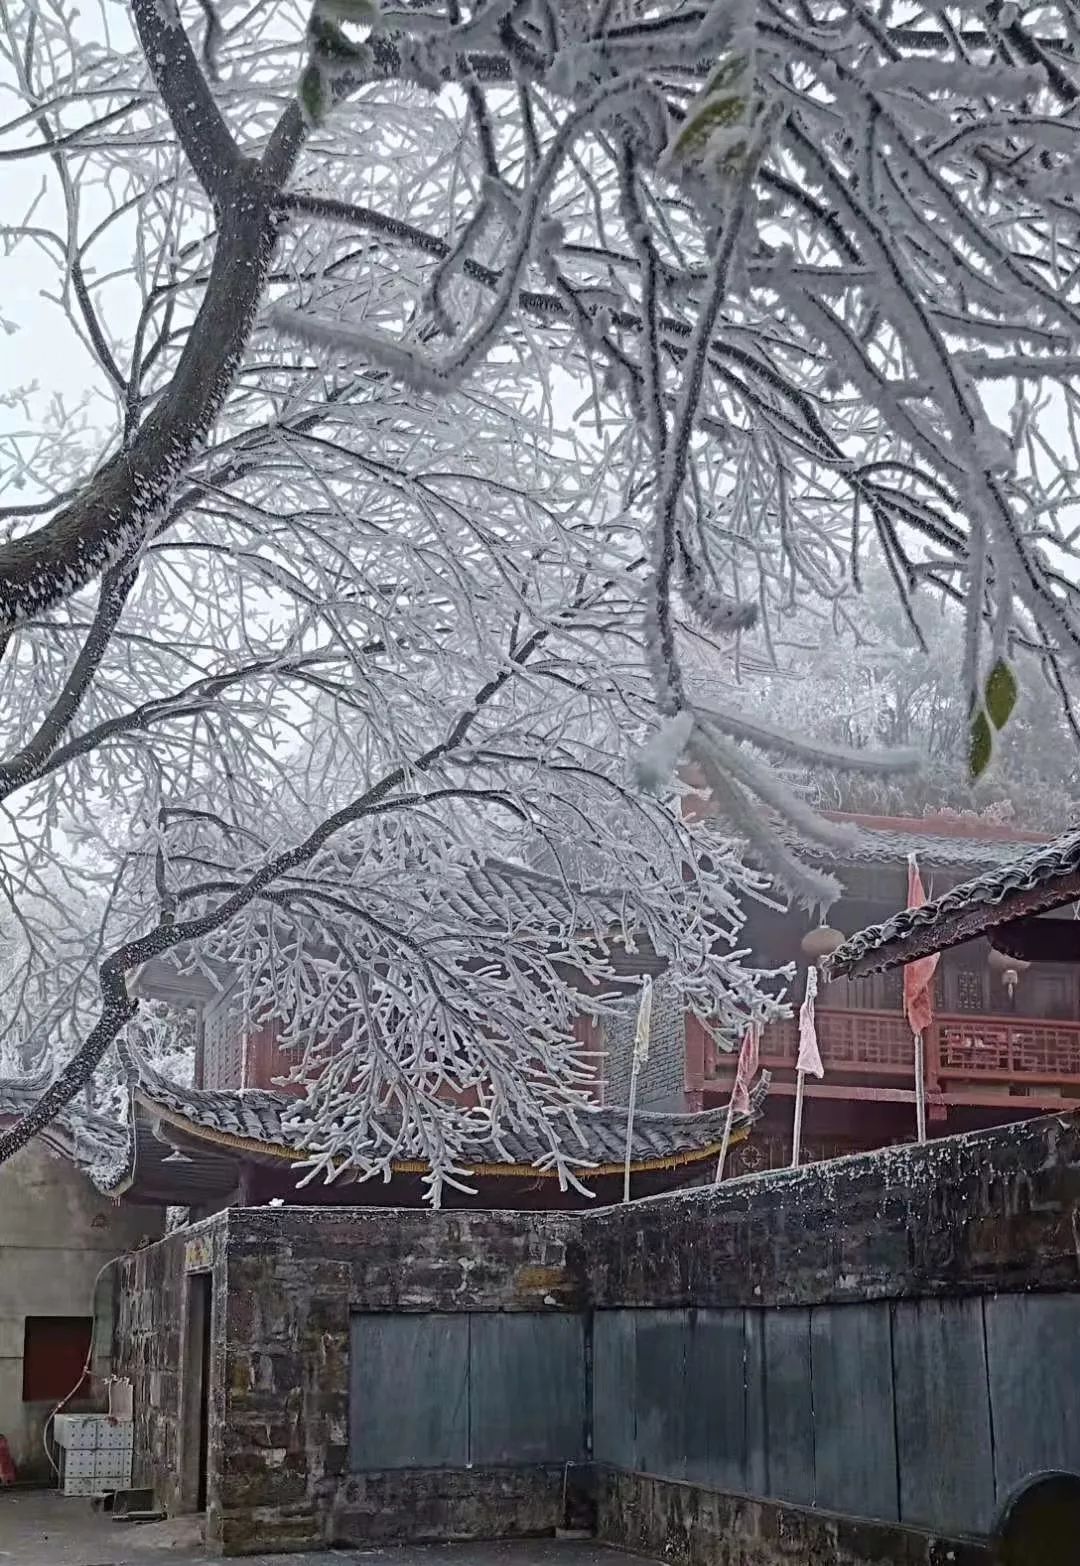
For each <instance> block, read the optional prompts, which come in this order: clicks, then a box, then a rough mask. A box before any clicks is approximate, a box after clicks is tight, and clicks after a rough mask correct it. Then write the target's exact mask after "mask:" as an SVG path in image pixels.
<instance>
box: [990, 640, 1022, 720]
mask: <svg viewBox="0 0 1080 1566" xmlns="http://www.w3.org/2000/svg"><path fill="white" fill-rule="evenodd" d="M1019 695H1020V687H1019V685H1018V684H1017V682H1016V675H1015V674H1014V673H1013V671H1012V669H1011V668H1010V667H1009V665H1008V664H1007V663H1006V662H1005V660H1004V658H999V659H998V661H997V663H995V665H994V667H993V668H992V669H991V670H990V673H989V674H988V675H987V676H986V710H987V712H988V713H989V714H990V721H991V723H992V724H993V725H994V727H995V729H1003V728H1004V727H1005V725H1006V723H1008V721H1009V719H1010V717H1011V716H1012V711H1013V708H1014V707H1015V706H1016V702H1017V698H1018V697H1019Z"/></svg>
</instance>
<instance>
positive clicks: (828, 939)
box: [800, 924, 847, 962]
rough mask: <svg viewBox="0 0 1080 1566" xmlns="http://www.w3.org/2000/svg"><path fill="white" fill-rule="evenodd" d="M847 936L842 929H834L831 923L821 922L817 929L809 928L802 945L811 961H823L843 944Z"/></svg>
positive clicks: (804, 954)
mask: <svg viewBox="0 0 1080 1566" xmlns="http://www.w3.org/2000/svg"><path fill="white" fill-rule="evenodd" d="M846 939H847V937H846V936H845V935H844V933H843V931H842V930H834V929H833V928H832V927H831V925H827V924H819V925H818V927H817V929H816V930H807V932H806V934H805V935H804V936H803V938H802V941H801V942H800V945H801V947H802V954H803V956H804V957H809V959H810V961H811V962H821V960H822V958H824V957H831V956H832V954H833V952H834V951H836V949H837V947H838V946H843V944H844V942H845V940H846Z"/></svg>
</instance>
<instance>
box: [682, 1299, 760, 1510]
mask: <svg viewBox="0 0 1080 1566" xmlns="http://www.w3.org/2000/svg"><path fill="white" fill-rule="evenodd" d="M745 1356H746V1333H745V1323H744V1319H743V1312H742V1311H741V1310H699V1311H696V1312H694V1313H693V1314H692V1315H691V1318H690V1321H689V1323H688V1333H687V1340H686V1393H687V1403H686V1421H685V1428H686V1477H687V1479H689V1480H691V1481H692V1482H693V1483H694V1484H703V1485H708V1486H709V1487H710V1488H711V1489H714V1490H745V1489H746V1487H747V1485H746V1369H745Z"/></svg>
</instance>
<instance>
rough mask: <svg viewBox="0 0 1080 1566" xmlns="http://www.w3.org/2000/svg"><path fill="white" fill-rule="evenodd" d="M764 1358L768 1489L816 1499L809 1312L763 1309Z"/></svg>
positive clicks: (801, 1500) (800, 1501)
mask: <svg viewBox="0 0 1080 1566" xmlns="http://www.w3.org/2000/svg"><path fill="white" fill-rule="evenodd" d="M761 1325H762V1340H763V1355H764V1361H765V1430H766V1440H765V1455H766V1461H767V1483H766V1485H765V1494H766V1495H769V1496H773V1497H775V1498H776V1499H777V1500H779V1501H792V1502H794V1503H795V1504H796V1505H798V1506H812V1505H813V1503H814V1404H813V1400H812V1397H811V1393H810V1312H809V1311H808V1310H801V1309H795V1310H767V1311H765V1312H764V1313H763V1315H762V1323H761Z"/></svg>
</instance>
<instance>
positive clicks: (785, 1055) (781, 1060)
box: [706, 1008, 1080, 1085]
mask: <svg viewBox="0 0 1080 1566" xmlns="http://www.w3.org/2000/svg"><path fill="white" fill-rule="evenodd" d="M817 1025H818V1044H819V1046H820V1049H821V1058H822V1062H823V1064H824V1066H825V1070H826V1072H827V1073H831V1072H834V1071H835V1072H839V1073H840V1074H841V1075H863V1076H881V1077H903V1078H908V1077H910V1076H911V1073H912V1071H913V1070H914V1064H915V1055H914V1044H913V1041H912V1037H911V1030H910V1028H909V1027H908V1024H907V1021H906V1019H905V1018H904V1016H903V1015H902V1014H901V1013H899V1012H889V1011H839V1010H838V1011H832V1010H826V1009H824V1008H823V1009H821V1010H819V1011H818V1014H817ZM797 1047H798V1024H797V1023H796V1021H795V1020H794V1019H793V1018H792V1019H789V1020H787V1021H784V1022H777V1023H773V1024H772V1025H771V1026H770V1027H768V1028H767V1029H766V1030H765V1035H764V1037H763V1039H762V1042H761V1064H762V1065H763V1066H766V1067H768V1068H769V1069H770V1070H778V1071H791V1070H793V1069H794V1066H795V1057H796V1053H797ZM718 1064H719V1071H717V1070H716V1066H715V1065H714V1066H713V1067H712V1069H710V1067H709V1065H708V1063H707V1064H706V1075H707V1076H713V1075H719V1076H727V1075H729V1074H730V1066H729V1063H728V1062H726V1061H722V1062H720V1063H718ZM926 1068H927V1077H928V1079H929V1080H930V1081H931V1082H934V1081H935V1080H960V1081H969V1082H1030V1083H1036V1082H1039V1083H1050V1084H1062V1085H1065V1084H1069V1085H1074V1084H1080V1022H1043V1021H1039V1020H1038V1019H1037V1018H1029V1017H984V1016H939V1017H938V1018H937V1019H936V1021H935V1023H934V1025H933V1027H932V1028H931V1030H930V1034H929V1036H928V1037H927V1039H926Z"/></svg>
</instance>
